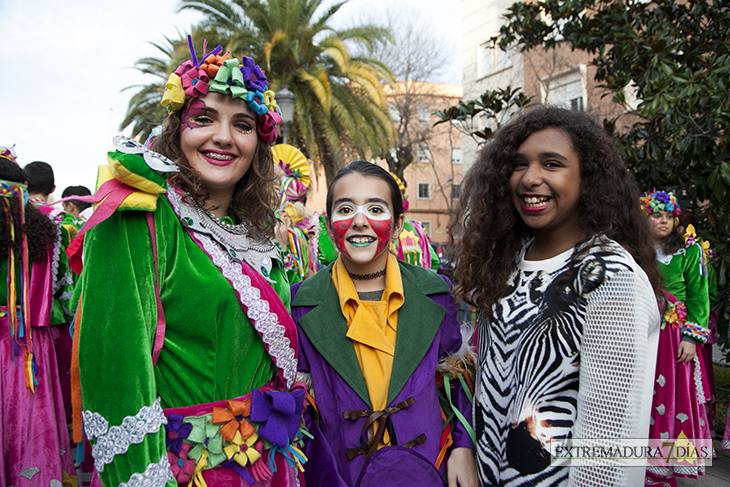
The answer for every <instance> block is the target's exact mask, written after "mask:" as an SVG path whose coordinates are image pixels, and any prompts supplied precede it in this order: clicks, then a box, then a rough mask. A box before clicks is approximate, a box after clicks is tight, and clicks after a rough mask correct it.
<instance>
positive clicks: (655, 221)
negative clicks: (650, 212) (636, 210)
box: [649, 218, 659, 227]
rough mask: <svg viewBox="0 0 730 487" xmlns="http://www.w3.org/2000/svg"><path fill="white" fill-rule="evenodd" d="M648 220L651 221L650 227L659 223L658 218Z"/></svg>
mask: <svg viewBox="0 0 730 487" xmlns="http://www.w3.org/2000/svg"><path fill="white" fill-rule="evenodd" d="M649 221H650V222H651V226H652V227H655V226H657V225H659V220H655V219H653V218H652V219H651V220H649Z"/></svg>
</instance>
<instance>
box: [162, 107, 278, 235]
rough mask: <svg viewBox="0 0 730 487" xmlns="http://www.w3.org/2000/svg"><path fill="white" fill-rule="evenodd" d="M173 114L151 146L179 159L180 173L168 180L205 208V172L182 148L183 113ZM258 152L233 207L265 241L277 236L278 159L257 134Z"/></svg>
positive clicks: (237, 186) (237, 214)
mask: <svg viewBox="0 0 730 487" xmlns="http://www.w3.org/2000/svg"><path fill="white" fill-rule="evenodd" d="M183 111H184V110H178V111H176V112H173V113H172V114H170V115H169V116H168V117H167V118H166V119H165V122H164V123H163V125H162V133H161V134H160V135H159V136H157V137H156V138H155V139H154V140H153V141H152V147H151V149H152V150H153V151H155V152H159V153H160V154H162V155H164V156H166V157H167V158H169V159H172V160H173V161H175V162H176V163H177V165H178V167H179V168H180V172H177V173H172V174H171V175H170V176H169V177H168V183H170V184H171V185H173V186H175V187H176V188H178V189H181V190H182V191H183V193H184V196H185V197H186V198H187V200H188V201H189V202H190V203H192V204H193V205H195V206H198V207H200V208H203V206H204V205H205V202H206V201H207V200H208V198H209V197H210V194H209V193H208V192H207V191H206V190H205V188H204V187H203V183H202V180H201V175H200V173H199V172H198V171H196V170H195V169H194V168H193V167H192V166H191V165H190V163H189V162H188V160H187V159H186V158H185V155H184V154H183V152H182V148H181V147H180V133H181V128H182V112H183ZM256 137H257V143H256V152H255V153H254V155H253V161H252V162H251V167H250V168H249V170H248V171H246V174H244V176H243V177H242V178H241V179H240V181H238V183H237V184H236V187H235V189H234V191H233V198H232V199H231V210H232V211H233V212H234V213H235V214H236V216H237V217H239V219H245V220H247V221H248V222H250V223H251V227H250V228H251V230H250V232H249V236H250V237H252V238H254V239H256V240H264V239H265V238H266V237H272V236H273V235H274V225H273V222H274V221H275V217H274V208H276V206H277V204H278V199H277V195H276V193H275V191H274V187H273V181H274V159H273V157H272V155H271V147H269V144H268V143H266V142H265V141H264V140H262V139H261V137H260V136H259V135H258V132H257V133H256Z"/></svg>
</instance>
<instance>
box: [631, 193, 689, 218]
mask: <svg viewBox="0 0 730 487" xmlns="http://www.w3.org/2000/svg"><path fill="white" fill-rule="evenodd" d="M639 199H640V200H641V203H642V209H643V210H644V213H646V214H647V215H651V214H652V213H656V212H659V211H662V210H663V211H666V212H668V213H671V214H672V215H674V216H679V215H680V214H681V213H682V210H681V209H680V208H679V203H677V198H675V196H674V193H671V192H666V191H657V190H656V188H654V189H653V190H652V191H648V192H646V193H644V194H642V195H641V197H640V198H639Z"/></svg>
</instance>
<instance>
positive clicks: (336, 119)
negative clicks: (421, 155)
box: [180, 0, 393, 182]
mask: <svg viewBox="0 0 730 487" xmlns="http://www.w3.org/2000/svg"><path fill="white" fill-rule="evenodd" d="M346 1H347V0H345V1H343V2H340V3H337V4H335V5H333V6H331V7H330V8H329V9H327V10H326V11H324V13H323V14H322V15H320V16H318V17H316V18H315V13H316V10H317V9H318V7H319V6H320V5H321V3H322V0H183V1H182V3H181V6H180V9H181V10H183V9H192V10H196V11H199V12H201V13H203V14H204V15H205V19H204V20H203V23H202V24H201V27H203V28H205V29H208V30H213V29H215V30H216V31H217V33H218V35H220V36H221V37H222V38H226V39H227V42H226V43H225V44H224V45H223V47H224V49H225V50H229V51H231V52H232V53H236V54H243V55H248V56H251V57H253V58H254V59H256V60H257V61H260V60H263V66H262V67H263V68H265V70H266V71H267V77H268V78H269V86H270V87H271V89H273V90H274V91H278V90H279V89H280V87H281V86H282V85H288V86H289V89H290V90H291V91H292V92H294V93H295V94H296V95H297V102H296V110H295V116H294V123H293V127H292V129H291V130H290V140H292V141H293V143H295V144H296V145H298V146H299V147H300V149H302V151H303V152H304V153H305V154H306V155H307V156H308V157H309V158H311V159H313V160H315V161H318V162H320V163H321V164H322V165H323V166H324V169H325V174H326V175H327V181H328V182H329V181H331V179H332V178H333V177H334V175H335V174H336V173H337V171H338V170H339V168H340V167H342V166H343V165H345V164H346V163H347V162H349V160H351V159H352V158H354V157H358V158H361V159H365V158H369V157H371V156H372V155H373V154H376V155H377V154H380V153H381V152H382V151H383V150H387V149H389V147H390V145H391V142H392V134H393V129H392V125H391V121H390V119H389V116H388V110H387V105H386V97H385V92H384V90H383V83H384V82H387V83H392V82H393V76H392V73H391V71H390V69H389V68H388V67H387V66H386V65H385V64H383V63H381V62H379V61H376V60H374V59H371V58H369V57H367V56H359V55H358V56H354V55H353V56H351V55H350V53H349V51H348V49H347V47H346V43H349V44H351V45H353V46H356V47H357V48H359V49H358V51H362V52H369V50H370V49H372V47H373V46H374V45H375V44H376V43H379V42H383V41H385V40H386V39H389V34H388V32H387V31H386V30H385V29H382V28H379V27H376V26H372V25H362V26H358V27H354V28H350V29H346V30H342V31H336V30H334V29H333V28H331V27H330V26H329V22H330V20H331V18H332V17H333V16H334V15H335V14H336V13H337V11H338V10H339V9H340V8H341V7H342V5H344V4H345V3H346ZM361 48H364V49H361Z"/></svg>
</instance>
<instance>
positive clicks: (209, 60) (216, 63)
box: [200, 53, 229, 79]
mask: <svg viewBox="0 0 730 487" xmlns="http://www.w3.org/2000/svg"><path fill="white" fill-rule="evenodd" d="M228 59H229V58H228V54H224V55H222V56H219V55H217V54H212V53H211V54H209V55H208V56H207V57H206V58H205V59H204V60H203V63H202V64H201V65H200V69H202V70H203V71H205V73H206V74H207V75H208V78H210V79H213V78H215V77H216V75H217V74H218V70H219V69H220V67H221V66H223V63H224V62H226V61H228Z"/></svg>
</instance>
